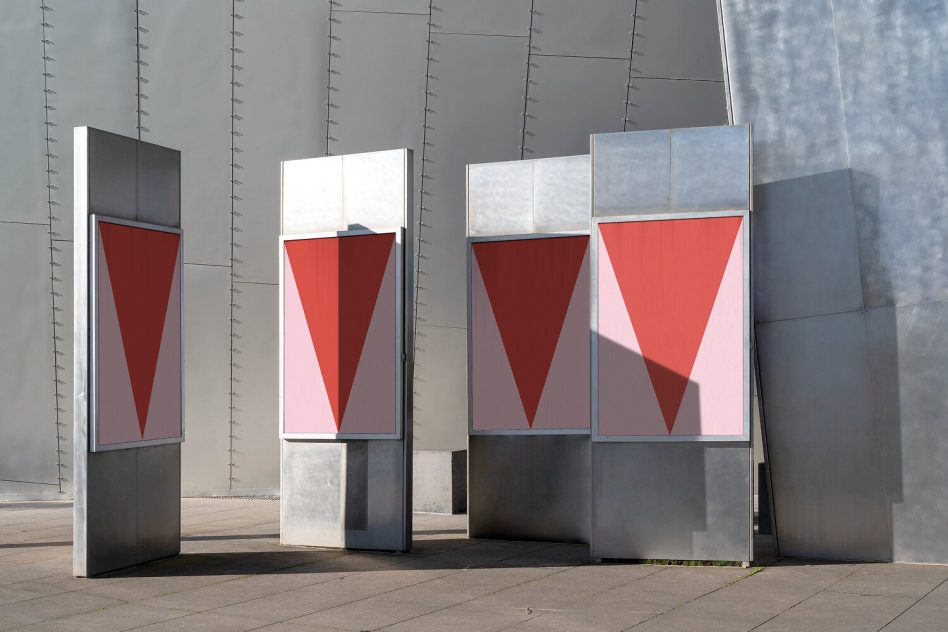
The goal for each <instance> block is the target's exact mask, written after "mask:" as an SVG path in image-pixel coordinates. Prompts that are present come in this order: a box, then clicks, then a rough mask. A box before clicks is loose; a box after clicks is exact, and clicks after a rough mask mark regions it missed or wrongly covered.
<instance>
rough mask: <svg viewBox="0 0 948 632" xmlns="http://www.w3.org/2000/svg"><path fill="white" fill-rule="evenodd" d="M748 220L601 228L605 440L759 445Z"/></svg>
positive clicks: (599, 407) (598, 352) (600, 398)
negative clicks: (753, 420)
mask: <svg viewBox="0 0 948 632" xmlns="http://www.w3.org/2000/svg"><path fill="white" fill-rule="evenodd" d="M747 222H748V214H747V212H746V211H735V212H716V213H703V214H700V215H682V214H675V215H671V216H669V215H662V216H636V217H619V218H609V219H608V220H605V219H603V220H596V221H595V225H594V239H595V244H594V250H595V253H594V259H595V266H594V267H595V270H594V274H593V279H594V280H593V283H594V284H595V290H594V291H595V298H594V310H593V327H594V335H593V342H592V345H593V373H594V379H593V383H594V387H593V390H594V393H595V401H594V409H593V418H594V440H599V441H610V440H611V441H617V440H618V441H622V440H625V441H744V440H748V438H749V421H750V414H749V405H750V404H749V401H750V400H749V396H750V392H749V349H750V335H749V331H750V329H749V300H750V299H749V275H748V267H747V265H748V264H747V262H748V230H747Z"/></svg>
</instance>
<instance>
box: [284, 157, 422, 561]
mask: <svg viewBox="0 0 948 632" xmlns="http://www.w3.org/2000/svg"><path fill="white" fill-rule="evenodd" d="M282 172H283V179H282V205H281V207H282V208H281V211H282V212H281V224H282V236H281V244H285V243H288V240H289V241H290V242H291V241H292V240H294V239H305V238H307V237H310V238H312V237H313V233H317V234H320V233H330V234H332V235H333V236H334V237H336V238H338V239H359V238H360V237H359V235H360V234H361V235H366V234H379V233H393V232H394V233H396V234H397V235H398V237H399V242H400V243H399V244H393V256H394V257H395V259H396V260H397V262H398V271H397V272H398V273H397V274H395V276H396V277H397V282H398V284H399V286H398V288H397V295H398V296H397V299H398V300H397V305H398V308H397V309H396V312H397V326H396V328H395V329H396V331H394V332H392V335H393V336H395V338H396V341H397V344H398V349H399V352H398V353H397V354H396V363H397V368H396V371H395V374H396V376H397V377H398V385H397V392H396V398H395V399H396V402H397V404H396V405H397V407H398V409H397V412H398V414H399V416H400V421H399V422H398V423H397V432H396V434H394V435H391V436H394V437H397V438H394V439H391V438H390V439H385V438H375V439H373V440H371V441H368V440H365V438H366V437H367V436H369V435H364V434H363V435H359V438H353V439H345V438H340V437H339V436H338V435H336V438H335V439H334V440H328V441H327V440H325V439H322V440H320V439H308V440H300V439H298V438H291V437H290V435H286V434H284V435H283V438H282V439H281V441H280V444H281V459H282V467H281V477H280V479H281V480H280V487H281V493H280V508H281V526H280V529H281V541H282V542H283V543H285V544H304V545H311V546H330V547H351V548H367V549H380V550H408V549H409V548H410V547H411V493H410V489H411V454H412V452H411V412H412V390H411V384H412V363H413V349H414V344H413V342H412V329H411V327H409V326H408V324H409V323H411V322H412V307H413V302H412V290H413V288H412V286H411V284H410V283H406V282H405V273H406V271H408V270H412V269H413V263H412V246H413V238H412V222H411V216H412V208H413V196H412V187H413V178H412V152H411V150H410V149H399V150H392V151H383V152H372V153H369V154H352V155H345V156H329V157H325V158H311V159H304V160H290V161H284V162H283V165H282ZM396 246H400V247H399V248H396ZM281 250H282V245H281ZM282 259H283V255H282V252H281V264H282ZM283 272H284V269H283V267H282V265H281V275H280V289H281V307H280V309H281V313H280V322H281V326H280V340H279V348H280V358H279V363H280V367H281V371H280V372H281V390H280V413H279V414H280V419H281V420H282V419H283V418H284V414H285V407H286V398H285V396H284V393H283V391H282V378H283V373H284V371H283V365H284V362H285V361H286V358H285V353H284V351H285V348H284V339H283V334H284V330H283V325H282V323H283V319H284V316H285V314H284V313H283V307H284V306H283V296H282V295H283V289H284V286H285V282H284V278H283ZM371 399H372V398H371V397H362V398H361V400H360V402H361V403H366V402H369V401H370V400H371ZM281 424H282V422H281ZM314 473H319V476H320V477H322V478H318V479H314V477H313V476H314Z"/></svg>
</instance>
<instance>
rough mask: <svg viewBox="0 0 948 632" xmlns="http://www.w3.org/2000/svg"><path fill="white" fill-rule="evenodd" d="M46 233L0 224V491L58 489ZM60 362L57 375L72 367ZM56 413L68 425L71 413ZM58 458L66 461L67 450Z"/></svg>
mask: <svg viewBox="0 0 948 632" xmlns="http://www.w3.org/2000/svg"><path fill="white" fill-rule="evenodd" d="M47 231H48V227H47V226H42V225H39V226H31V225H28V224H0V296H2V297H3V300H0V337H2V339H3V340H4V341H5V343H4V344H5V351H4V352H3V353H2V354H0V374H2V375H3V376H4V379H3V380H0V398H2V399H0V401H3V413H2V418H3V433H4V436H5V439H4V443H5V445H6V446H8V449H6V450H5V451H4V455H3V458H0V479H5V480H4V481H3V482H0V495H8V494H9V495H13V494H29V495H44V494H51V495H56V494H57V492H58V491H59V484H58V481H57V476H58V475H59V472H58V467H57V458H56V456H57V455H56V452H55V450H53V449H50V446H53V447H55V446H56V434H57V433H56V426H55V423H54V422H55V421H56V398H55V384H54V383H53V372H52V370H51V364H52V358H53V331H52V325H51V323H50V322H49V321H50V318H49V316H50V313H51V312H50V296H49V274H50V267H49V236H48V235H47V234H46V233H47ZM67 284H68V278H67V283H66V284H64V285H67ZM69 323H70V321H64V324H65V327H64V328H63V329H71V327H70V325H69ZM27 332H29V335H24V334H26V333H27ZM62 364H63V366H64V370H63V371H62V373H63V374H65V373H69V372H70V370H71V366H72V365H71V364H65V362H63V363H62ZM63 377H65V375H64V376H63ZM65 386H66V385H65V384H64V385H63V387H64V388H65ZM62 393H63V395H64V396H65V397H64V400H65V401H68V400H69V399H70V398H71V391H65V390H63V391H62ZM64 414H65V413H64ZM61 419H62V420H63V422H64V423H65V425H71V424H70V423H69V422H70V418H69V417H65V416H63V417H61ZM62 434H64V433H62ZM9 446H15V449H9ZM64 447H65V449H66V450H68V451H70V452H71V448H69V447H68V446H64ZM63 456H64V458H66V459H67V460H68V454H66V455H63ZM12 481H24V482H23V483H16V482H12Z"/></svg>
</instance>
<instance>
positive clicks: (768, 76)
mask: <svg viewBox="0 0 948 632" xmlns="http://www.w3.org/2000/svg"><path fill="white" fill-rule="evenodd" d="M833 3H834V0H810V1H807V2H783V3H779V4H776V3H763V2H755V1H754V0H722V13H723V18H724V40H725V44H726V46H727V63H728V77H729V81H730V91H731V106H732V108H733V113H734V122H736V123H750V122H752V123H753V124H754V139H755V143H756V144H755V147H754V154H755V161H754V182H755V183H757V184H760V183H765V182H773V181H775V180H785V179H787V178H796V177H799V176H805V175H812V174H815V173H824V172H827V171H835V170H838V169H843V168H846V167H848V166H849V159H848V155H847V147H846V130H845V123H844V120H843V105H842V102H841V100H840V68H839V64H838V62H837V57H836V52H835V51H836V33H835V30H834V17H833ZM791 43H792V44H791ZM789 46H792V48H793V51H794V52H793V54H787V51H788V47H789ZM886 48H887V49H888V43H887V47H886ZM863 54H865V53H863ZM879 54H880V55H884V54H886V53H883V52H882V51H879Z"/></svg>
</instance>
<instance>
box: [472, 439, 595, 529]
mask: <svg viewBox="0 0 948 632" xmlns="http://www.w3.org/2000/svg"><path fill="white" fill-rule="evenodd" d="M468 472H469V476H468V514H469V517H468V534H469V535H470V537H472V538H501V539H505V540H549V541H556V542H583V543H587V542H589V519H590V514H589V511H590V493H591V492H590V490H591V489H592V488H591V485H590V441H589V437H588V436H570V435H559V436H557V435H543V436H522V435H520V436H513V435H475V436H470V437H468Z"/></svg>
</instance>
